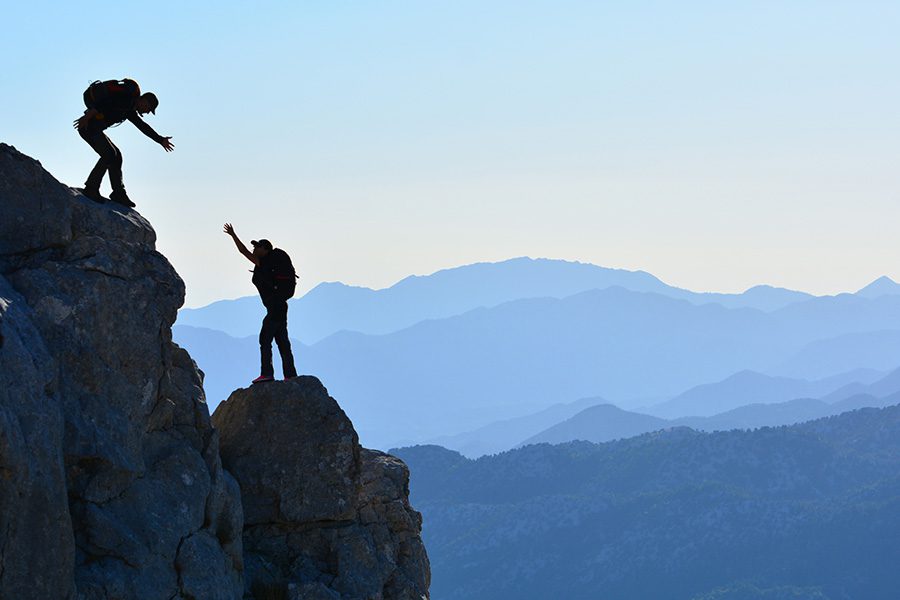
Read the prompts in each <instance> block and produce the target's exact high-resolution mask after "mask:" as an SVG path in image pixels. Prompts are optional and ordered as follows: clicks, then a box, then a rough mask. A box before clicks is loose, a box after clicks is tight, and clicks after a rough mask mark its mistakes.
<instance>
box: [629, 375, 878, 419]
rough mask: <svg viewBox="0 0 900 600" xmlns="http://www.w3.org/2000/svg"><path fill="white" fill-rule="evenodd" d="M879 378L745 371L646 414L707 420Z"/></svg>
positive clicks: (659, 405)
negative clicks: (749, 406)
mask: <svg viewBox="0 0 900 600" xmlns="http://www.w3.org/2000/svg"><path fill="white" fill-rule="evenodd" d="M878 375H879V372H878V371H874V370H866V369H856V370H853V371H848V372H845V373H839V374H837V375H832V376H831V377H826V378H825V379H817V380H813V381H809V380H806V379H796V378H791V377H779V376H771V375H765V374H763V373H756V372H754V371H746V370H745V371H740V372H738V373H735V374H734V375H731V376H729V377H727V378H725V379H723V380H722V381H717V382H715V383H707V384H703V385H698V386H696V387H693V388H691V389H689V390H687V391H686V392H682V393H681V394H678V395H677V396H675V397H674V398H671V399H670V400H667V401H665V402H662V403H660V404H657V405H655V406H651V407H648V408H647V409H646V411H645V412H648V413H650V414H652V415H656V416H657V417H664V418H675V417H681V416H703V417H706V416H711V415H715V414H718V413H722V412H725V411H727V410H731V409H733V408H738V407H739V406H745V405H747V404H768V403H774V402H785V401H787V400H793V399H795V398H818V397H820V396H824V395H826V394H828V393H830V392H833V391H835V390H837V389H839V388H842V387H844V386H846V385H851V384H858V385H860V386H863V385H864V384H865V383H868V382H870V381H873V380H874V379H876V378H877V377H878Z"/></svg>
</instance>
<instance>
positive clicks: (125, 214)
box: [0, 144, 243, 600]
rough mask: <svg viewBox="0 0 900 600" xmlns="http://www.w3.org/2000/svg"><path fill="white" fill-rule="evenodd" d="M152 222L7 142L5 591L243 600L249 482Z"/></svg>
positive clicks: (3, 152)
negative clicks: (227, 463) (191, 351)
mask: <svg viewBox="0 0 900 600" xmlns="http://www.w3.org/2000/svg"><path fill="white" fill-rule="evenodd" d="M155 238H156V236H155V233H154V232H153V229H152V228H151V227H150V224H149V223H148V222H147V221H146V220H144V219H143V218H142V217H141V216H140V215H138V214H137V213H136V212H134V211H131V210H126V209H123V208H121V207H117V206H116V205H109V204H107V205H99V204H95V203H93V202H91V201H89V200H86V199H84V198H83V197H81V196H78V195H76V194H74V193H73V192H71V191H70V190H69V189H68V188H66V187H65V186H63V185H61V184H60V183H59V182H57V181H56V180H55V179H53V177H52V176H50V175H49V174H48V173H47V172H46V171H44V170H43V169H42V168H41V166H40V164H39V163H37V162H36V161H34V160H32V159H30V158H28V157H27V156H24V155H22V154H21V153H19V152H17V151H16V150H15V149H13V148H11V147H10V146H7V145H4V144H0V275H2V277H0V336H2V337H0V340H2V341H0V597H2V598H79V599H84V600H89V599H90V600H106V599H109V600H111V599H113V598H116V599H120V598H141V599H144V598H146V599H154V598H159V599H166V600H169V599H171V598H204V599H205V598H223V599H225V598H239V597H240V596H241V594H242V590H243V581H242V573H243V559H242V552H241V544H242V540H241V535H240V534H241V530H242V526H243V520H242V512H241V507H240V496H239V489H238V487H237V484H236V483H235V482H234V480H233V479H231V478H230V477H229V475H228V474H227V473H226V472H225V471H224V470H223V469H222V465H221V461H220V458H219V449H218V436H217V435H216V432H215V431H214V430H213V428H212V426H211V424H210V419H209V411H208V409H207V407H206V403H205V400H204V395H203V388H202V381H201V376H200V373H199V372H198V370H197V368H196V365H195V364H194V363H193V361H192V360H191V358H190V356H188V354H187V352H185V351H184V350H182V349H181V348H179V347H178V346H176V345H174V344H173V343H172V341H171V325H172V323H173V322H174V320H175V315H176V311H177V309H178V307H179V306H181V304H182V302H183V298H184V284H183V282H182V281H181V279H180V278H179V277H178V275H177V274H176V273H175V271H174V269H173V268H172V266H171V265H170V264H169V262H168V261H167V260H166V259H165V257H163V256H162V255H161V254H159V253H158V252H156V251H155V250H154V242H155Z"/></svg>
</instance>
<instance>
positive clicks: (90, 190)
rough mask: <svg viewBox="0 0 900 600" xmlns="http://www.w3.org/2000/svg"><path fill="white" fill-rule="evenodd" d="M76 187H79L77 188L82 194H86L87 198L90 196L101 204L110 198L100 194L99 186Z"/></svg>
mask: <svg viewBox="0 0 900 600" xmlns="http://www.w3.org/2000/svg"><path fill="white" fill-rule="evenodd" d="M75 189H77V190H78V191H79V192H80V193H81V195H82V196H84V197H85V198H90V199H91V200H93V201H94V202H99V203H100V204H103V203H104V202H106V201H107V200H109V198H106V197H104V196H102V195H101V194H100V189H99V188H97V189H94V188H75Z"/></svg>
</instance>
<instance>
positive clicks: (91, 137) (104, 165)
mask: <svg viewBox="0 0 900 600" xmlns="http://www.w3.org/2000/svg"><path fill="white" fill-rule="evenodd" d="M79 133H80V134H81V137H82V139H84V141H85V142H87V143H88V145H89V146H90V147H91V148H93V149H94V152H96V153H97V154H99V155H100V159H99V160H98V161H97V164H96V165H94V168H93V169H92V170H91V173H90V175H88V178H87V181H85V182H84V186H85V187H86V188H88V189H93V190H96V189H100V184H101V183H102V182H103V176H104V175H106V172H107V171H109V178H110V183H112V185H113V189H121V188H122V153H121V152H119V149H118V148H116V146H115V144H113V143H112V141H111V140H110V139H109V138H108V137H106V134H104V133H103V132H102V131H100V130H97V129H92V128H91V127H90V126H89V127H88V128H87V129H86V130H85V131H80V132H79ZM117 185H118V187H116V186H117Z"/></svg>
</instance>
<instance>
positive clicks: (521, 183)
mask: <svg viewBox="0 0 900 600" xmlns="http://www.w3.org/2000/svg"><path fill="white" fill-rule="evenodd" d="M0 18H2V20H0V55H2V57H3V58H2V65H3V69H2V74H0V106H2V108H3V110H2V112H0V141H4V142H6V143H10V144H12V145H14V146H16V147H17V148H19V149H20V150H21V151H23V152H25V153H27V154H30V155H31V156H34V157H35V158H38V159H39V160H41V162H42V163H43V165H44V166H45V167H46V168H47V169H49V170H50V171H51V172H52V173H53V174H54V175H56V176H57V177H58V178H59V179H61V180H62V181H64V182H66V183H68V184H70V185H81V184H82V183H83V181H84V178H85V177H86V175H87V173H88V171H89V170H90V168H91V166H92V165H93V163H94V162H95V159H96V156H95V155H94V153H93V152H92V151H91V149H90V148H89V147H88V146H87V145H86V144H85V143H84V142H83V141H82V140H81V139H80V138H79V137H78V135H77V134H76V133H75V132H74V130H73V129H72V128H71V121H72V120H73V119H74V118H75V117H77V116H78V115H79V114H80V113H81V111H82V110H83V105H82V103H81V92H82V91H83V90H84V88H85V87H86V86H87V84H88V83H89V82H90V81H92V80H94V79H113V78H120V77H126V76H128V77H132V78H134V79H137V80H138V81H139V82H140V84H141V86H142V88H143V89H145V90H151V91H154V92H156V93H157V94H158V96H159V97H160V107H159V110H158V111H157V114H156V116H152V115H150V116H148V121H149V122H150V123H151V125H152V126H153V127H154V128H156V130H157V131H158V132H159V133H161V134H163V135H171V136H173V138H174V139H173V141H174V142H175V145H176V150H175V152H174V153H171V154H166V153H165V152H164V151H163V150H162V148H161V147H160V146H158V145H157V144H155V143H153V142H152V141H150V140H149V139H147V138H145V137H143V136H142V135H141V134H140V133H139V132H138V131H137V130H136V129H135V128H134V127H132V126H131V125H130V124H128V123H125V124H123V125H122V126H120V127H118V128H116V129H112V130H111V133H110V137H111V138H113V140H114V141H115V142H116V143H117V144H118V145H119V147H120V148H121V149H122V152H123V155H124V157H125V161H124V169H125V183H126V185H127V187H128V190H129V194H130V195H131V197H132V198H133V199H134V200H135V201H136V202H137V203H138V209H139V210H140V211H141V212H142V213H143V214H144V215H145V216H147V217H148V218H149V219H150V220H151V221H152V222H153V224H154V226H155V228H156V231H157V234H158V236H159V248H160V250H161V251H162V252H164V253H165V254H166V255H167V256H168V257H169V258H170V260H171V261H172V262H173V264H174V265H175V267H176V268H177V269H178V271H179V272H180V273H181V275H182V277H184V279H185V280H186V282H187V287H188V298H187V305H188V306H198V305H202V304H205V303H208V302H210V301H212V300H215V299H220V298H229V297H237V296H243V295H250V294H253V293H254V289H253V288H252V286H251V284H250V282H249V274H248V273H247V271H246V268H247V266H248V265H249V263H246V261H245V260H244V259H243V258H241V257H240V256H239V255H238V254H237V253H236V252H235V251H234V248H233V246H232V245H231V242H230V240H229V239H228V238H227V237H226V236H225V234H223V233H222V232H221V231H222V223H224V222H225V221H226V220H227V221H231V222H232V223H233V224H234V225H235V228H236V230H237V232H238V234H239V235H240V236H241V237H243V238H244V240H245V241H246V242H249V240H250V239H251V238H256V237H268V238H269V239H271V240H272V241H273V242H274V243H275V245H277V246H281V247H283V248H285V249H286V250H288V251H289V252H290V253H291V254H292V255H293V257H294V260H295V264H296V265H297V266H298V268H299V270H300V272H301V275H302V277H303V279H302V284H303V288H302V289H309V288H310V287H312V286H313V285H315V284H316V283H318V282H320V281H334V280H339V281H343V282H345V283H350V284H356V285H365V286H370V287H384V286H387V285H390V284H392V283H394V282H395V281H396V280H398V279H400V278H402V277H403V276H406V275H409V274H425V273H430V272H432V271H435V270H438V269H441V268H446V267H450V266H456V265H461V264H467V263H471V262H477V261H493V260H502V259H505V258H510V257H514V256H523V255H527V256H533V257H549V258H564V259H570V260H581V261H586V262H593V263H596V264H600V265H603V266H609V267H621V268H629V269H644V270H647V271H650V272H651V273H653V274H655V275H657V276H659V277H661V278H662V279H663V280H665V281H666V282H667V283H670V284H674V285H680V286H683V287H689V288H692V289H696V290H715V291H740V290H742V289H745V288H747V287H749V286H751V285H754V284H758V283H770V284H773V285H782V286H786V287H792V288H796V289H803V290H806V291H810V292H814V293H834V292H838V291H844V290H854V289H856V288H858V287H861V286H862V285H864V284H866V283H868V282H869V281H870V280H872V279H874V278H875V277H877V276H879V275H888V276H891V277H892V278H895V279H900V236H898V234H897V230H898V223H900V112H898V111H900V78H898V74H900V35H898V33H897V32H898V31H900V2H896V1H895V0H892V1H889V2H888V1H885V2H868V1H864V0H863V1H845V2H833V1H828V0H815V1H791V0H777V1H776V0H771V1H769V0H758V1H754V2H746V1H736V2H721V1H710V2H696V1H688V0H686V1H682V2H673V1H667V2H652V1H641V0H637V1H634V2H599V1H593V2H565V1H560V0H554V1H528V0H515V1H509V2H506V1H502V2H501V1H497V2H491V1H488V0H477V1H470V0H452V1H447V2H430V1H421V0H420V1H416V2H400V1H390V0H388V1H380V2H363V1H359V2H352V1H324V0H323V1H321V2H166V1H154V2H140V3H137V2H128V3H108V2H105V3H94V2H77V3H75V2H40V1H33V2H16V3H7V4H5V5H4V8H3V11H2V17H0ZM105 191H108V189H107V188H105Z"/></svg>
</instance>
